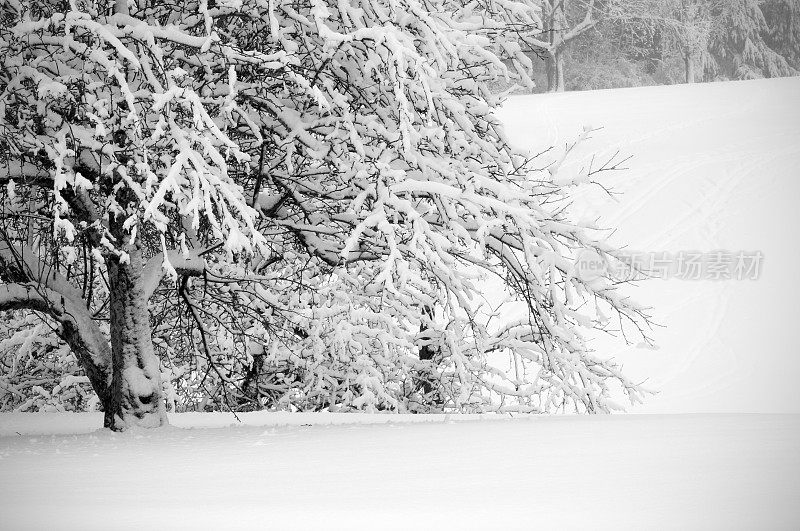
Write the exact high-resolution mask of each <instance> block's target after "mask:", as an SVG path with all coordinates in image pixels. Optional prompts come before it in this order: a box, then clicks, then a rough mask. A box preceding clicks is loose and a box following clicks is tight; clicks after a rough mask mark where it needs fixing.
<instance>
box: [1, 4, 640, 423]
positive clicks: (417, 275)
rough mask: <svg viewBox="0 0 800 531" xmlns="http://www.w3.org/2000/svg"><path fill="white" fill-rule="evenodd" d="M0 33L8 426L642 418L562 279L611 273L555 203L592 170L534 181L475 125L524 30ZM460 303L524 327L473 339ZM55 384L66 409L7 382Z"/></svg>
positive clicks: (205, 16) (393, 7) (208, 11)
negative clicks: (194, 414) (496, 283)
mask: <svg viewBox="0 0 800 531" xmlns="http://www.w3.org/2000/svg"><path fill="white" fill-rule="evenodd" d="M0 20H2V24H0V64H2V69H0V132H2V134H1V135H0V184H2V192H1V194H2V204H3V210H2V212H0V266H2V267H0V280H2V284H0V309H2V310H6V313H5V315H4V317H3V320H2V321H0V323H2V327H0V340H2V343H0V352H2V353H3V358H2V359H4V360H5V361H4V364H5V365H6V366H8V367H9V368H10V369H11V368H13V370H9V371H8V374H10V375H12V376H13V378H12V377H7V378H6V379H5V381H4V382H0V383H2V384H3V385H2V389H0V393H4V394H3V398H0V400H2V401H3V402H2V404H6V406H4V407H17V408H18V407H22V406H24V407H38V406H37V404H38V405H41V403H42V397H43V396H44V397H45V398H46V397H47V396H51V394H52V393H53V392H54V389H56V388H57V389H56V390H57V391H58V392H61V393H63V392H64V390H65V389H67V388H70V387H75V386H77V387H78V388H81V389H83V391H81V392H80V393H72V394H71V395H70V396H71V397H72V399H75V397H76V396H82V397H85V395H86V393H85V391H86V386H87V385H89V384H90V385H91V386H92V388H93V390H94V392H95V394H96V397H97V400H94V401H91V400H84V399H81V400H80V402H81V404H83V405H81V406H80V407H89V406H86V404H90V405H91V404H99V406H100V407H102V408H103V409H104V410H105V411H106V426H108V427H112V428H114V429H124V428H125V427H128V426H131V425H143V426H155V425H161V424H163V423H164V422H165V418H166V417H165V413H164V411H165V407H167V406H168V407H170V408H175V409H202V408H208V407H229V408H232V409H243V408H264V407H268V408H283V409H321V408H330V409H363V410H368V411H374V410H378V409H384V410H393V411H523V412H547V411H556V410H574V411H579V412H601V411H610V410H613V409H618V408H619V407H620V406H618V405H617V403H616V402H615V401H614V399H613V397H612V394H613V393H612V390H613V389H614V388H615V386H617V387H619V388H621V389H622V391H623V392H624V393H626V394H627V395H628V397H629V398H630V399H631V400H632V401H638V400H640V398H641V395H642V393H643V391H642V389H641V388H640V387H639V386H638V385H636V384H634V383H633V382H631V381H629V380H628V379H627V378H626V377H625V376H624V375H623V374H622V373H621V372H620V371H619V368H618V366H617V365H616V364H615V363H614V362H613V361H611V360H607V359H604V358H603V357H601V356H599V355H597V354H596V353H593V352H592V351H591V350H590V349H589V347H588V346H587V344H586V342H585V341H584V337H583V334H582V333H581V330H582V329H583V330H588V329H591V328H599V329H606V330H609V331H614V330H616V331H617V332H619V331H622V332H623V333H625V330H626V329H627V330H628V332H631V331H633V332H640V333H644V331H645V330H646V327H647V315H646V313H645V311H644V308H643V307H641V306H639V305H637V304H635V303H633V302H631V301H630V300H629V299H628V298H627V296H626V295H625V294H623V293H622V292H621V291H620V287H621V285H622V284H623V283H622V282H621V281H620V280H619V279H615V278H613V277H612V276H611V273H610V271H612V270H616V268H609V273H607V274H606V275H605V276H601V277H599V278H583V277H582V276H581V275H580V274H579V271H577V270H576V266H575V264H576V260H577V257H578V256H579V255H580V253H581V252H584V251H586V250H590V251H591V252H593V253H596V254H597V255H598V256H599V257H601V258H602V259H603V260H607V261H611V260H617V259H618V258H620V255H619V253H618V252H617V251H616V250H615V249H614V248H613V247H611V246H610V245H608V243H607V242H606V239H605V236H606V234H607V233H606V232H603V231H601V230H599V228H598V227H595V226H594V225H591V224H585V223H576V222H573V221H572V219H571V217H570V214H569V200H570V194H571V190H572V186H571V185H570V184H566V185H565V184H563V183H564V182H585V181H591V180H593V179H594V178H595V177H596V174H597V173H598V172H600V171H603V170H604V169H608V168H609V167H613V164H610V165H606V166H604V167H600V168H585V169H584V170H583V171H582V172H581V174H580V175H576V176H574V179H566V180H564V178H563V177H561V178H559V179H556V178H555V177H554V175H557V174H558V166H557V165H553V164H543V163H542V162H541V160H540V159H539V158H537V157H531V156H530V155H528V154H527V153H524V152H521V151H518V150H515V149H513V148H512V147H511V146H510V145H509V144H508V141H507V140H506V137H505V135H504V133H503V130H502V127H501V124H500V123H499V121H498V119H497V118H496V117H495V115H494V109H496V107H497V106H498V105H499V104H500V102H501V97H500V96H499V95H496V94H494V93H492V91H491V90H490V88H489V84H490V83H492V82H494V81H495V80H496V79H498V78H506V79H509V80H515V81H516V82H519V83H522V84H525V85H528V86H530V83H531V81H530V78H529V72H530V67H531V62H530V59H529V58H528V57H527V56H526V55H525V54H524V53H523V49H522V47H521V46H520V44H519V42H518V38H519V35H521V34H531V35H533V34H535V33H536V32H537V31H540V30H541V24H540V21H539V18H538V10H537V7H536V5H535V4H534V3H528V2H524V1H523V2H520V1H506V0H489V1H486V2H483V3H475V2H469V3H467V2H463V3H462V2H459V1H450V0H447V1H418V0H351V1H348V2H328V1H323V0H300V1H296V0H291V1H289V0H224V1H223V0H217V1H213V0H212V1H206V0H202V1H200V2H174V3H173V2H162V1H151V0H131V1H125V0H118V1H117V2H115V3H114V2H105V1H75V0H73V1H70V2H52V1H43V0H39V1H37V0H34V1H31V2H17V1H10V2H4V3H3V4H2V6H0ZM509 65H510V66H509ZM559 183H561V184H559ZM480 275H490V276H493V277H495V278H497V279H499V280H500V281H501V282H502V285H503V286H505V288H506V289H507V290H508V292H509V294H510V300H512V301H516V302H517V303H518V304H519V303H521V304H523V305H524V307H525V308H526V312H525V314H526V315H525V317H524V318H522V319H519V320H517V321H513V322H509V321H505V322H502V323H501V324H499V325H498V324H495V321H496V319H495V320H494V321H493V320H492V319H491V318H490V317H487V311H486V308H485V305H484V307H481V304H480V295H481V294H480V288H479V286H478V284H477V283H476V278H477V277H479V276H480ZM489 313H491V312H489ZM612 316H617V317H618V318H617V319H612ZM56 337H57V338H58V339H59V340H60V341H55V338H56ZM62 345H67V346H68V347H69V348H68V350H67V349H64V348H63V346H62ZM65 356H73V361H72V362H71V361H69V360H65V359H64V357H65ZM498 356H499V357H500V358H502V357H503V356H505V357H507V358H508V359H513V360H514V361H515V362H516V363H517V369H518V370H516V371H513V372H509V371H508V370H504V369H503V368H502V364H498V362H497V359H498ZM25 357H27V359H28V362H25V360H24V359H23V358H25ZM54 357H55V359H58V360H61V361H59V362H58V363H55V364H53V363H50V365H49V366H50V367H51V369H49V371H50V372H48V374H50V375H52V374H53V371H54V370H55V369H54V368H53V367H56V368H59V367H60V369H59V370H61V369H64V368H65V367H72V368H73V369H71V372H72V373H73V374H71V375H68V378H69V380H68V381H67V380H65V378H67V377H58V378H56V380H57V382H55V383H52V382H51V384H50V386H49V387H48V388H45V387H46V386H45V387H43V385H41V382H39V383H32V384H31V383H29V382H28V380H26V378H28V379H31V377H30V376H27V377H26V376H23V374H24V373H25V370H24V367H26V366H27V367H30V366H33V367H43V366H46V365H47V364H46V363H45V364H44V365H42V360H47V359H51V360H52V359H53V358H54ZM34 358H35V359H37V360H39V361H37V362H34V363H30V360H32V359H34ZM26 363H27V365H26ZM76 365H77V366H80V369H81V370H80V371H78V372H76V371H75V370H74V368H75V366H76ZM76 374H77V377H76ZM26 382H28V383H26ZM81 386H83V387H81ZM37 389H38V391H37ZM81 393H82V394H81ZM45 402H47V400H45ZM61 404H62V406H63V404H64V402H61ZM55 407H61V406H58V405H56V406H55ZM92 407H93V406H92Z"/></svg>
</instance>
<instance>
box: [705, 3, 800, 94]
mask: <svg viewBox="0 0 800 531" xmlns="http://www.w3.org/2000/svg"><path fill="white" fill-rule="evenodd" d="M769 35H770V29H769V27H768V26H767V21H766V20H765V19H764V14H763V13H762V12H761V2H759V0H725V1H724V2H723V3H722V8H721V13H720V16H719V22H718V23H717V25H716V28H715V30H714V31H713V33H712V37H711V41H710V43H709V51H710V52H711V55H712V56H713V58H714V60H715V63H716V64H715V65H714V69H713V71H714V73H716V74H717V75H720V76H723V77H725V78H728V79H753V78H762V77H781V76H789V75H792V74H793V73H794V70H793V69H792V67H791V66H789V64H788V62H787V61H786V58H785V57H783V56H782V55H781V54H780V53H778V52H777V51H776V50H774V49H772V48H770V47H769V45H768V44H767V42H766V41H765V38H768V37H769Z"/></svg>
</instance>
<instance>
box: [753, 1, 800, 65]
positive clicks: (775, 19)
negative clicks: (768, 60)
mask: <svg viewBox="0 0 800 531" xmlns="http://www.w3.org/2000/svg"><path fill="white" fill-rule="evenodd" d="M761 11H762V13H763V14H764V20H765V22H766V23H767V28H769V29H768V31H767V34H766V35H765V36H764V41H765V42H766V43H767V45H768V46H769V47H770V48H771V49H772V50H775V51H776V52H777V53H779V54H781V55H782V56H783V57H784V58H785V59H786V60H787V61H788V62H789V65H790V66H792V67H793V68H794V69H795V70H800V1H798V0H767V1H766V2H764V3H763V4H762V5H761Z"/></svg>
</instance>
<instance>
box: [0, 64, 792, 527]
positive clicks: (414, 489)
mask: <svg viewBox="0 0 800 531" xmlns="http://www.w3.org/2000/svg"><path fill="white" fill-rule="evenodd" d="M798 104H800V78H794V79H784V80H766V81H753V82H740V83H725V84H709V85H695V86H675V87H656V88H642V89H626V90H616V91H600V92H591V93H588V92H587V93H571V94H563V95H538V96H526V97H515V98H512V99H511V100H510V101H509V102H508V104H507V106H506V108H505V110H504V111H503V116H504V117H505V120H506V122H507V124H508V127H509V132H510V134H511V136H512V138H513V139H514V142H515V143H517V144H520V145H525V146H527V147H532V148H536V147H540V146H546V145H548V144H551V143H559V144H560V143H564V142H568V141H569V140H571V139H573V138H574V137H575V136H577V134H578V132H579V131H580V130H581V129H582V127H583V126H584V125H591V126H594V127H600V126H603V127H604V129H603V130H602V131H600V132H597V133H595V134H594V137H593V139H592V140H590V141H588V142H587V143H585V144H584V145H582V146H581V147H580V149H579V151H578V152H577V153H576V158H575V164H578V163H579V162H580V161H581V160H586V157H588V156H589V154H590V153H591V152H598V153H599V157H600V158H602V157H603V155H606V156H607V155H610V154H611V153H613V152H615V151H616V150H617V149H621V150H622V151H623V153H625V154H631V155H634V157H635V158H634V159H632V160H631V161H630V162H629V163H628V166H629V167H630V168H631V169H630V171H628V172H625V173H621V174H614V175H611V176H610V178H609V180H608V181H607V182H608V183H609V184H611V185H612V186H614V188H616V190H618V191H620V192H624V193H625V194H626V195H624V196H623V197H621V198H620V199H619V200H618V201H613V200H610V199H608V198H607V197H606V196H604V195H603V194H602V193H598V191H597V190H595V189H593V188H591V187H585V188H584V189H583V190H582V191H581V192H582V197H581V200H580V203H581V208H583V209H585V212H586V215H590V216H592V217H594V216H595V215H602V216H603V219H604V220H605V224H606V225H608V226H614V227H619V230H618V232H617V234H615V235H614V238H615V239H616V241H618V242H627V243H629V244H630V246H631V247H632V248H634V249H638V250H641V251H670V252H677V251H681V250H698V251H712V250H717V249H728V250H732V251H739V250H745V251H759V250H760V251H762V252H763V253H764V256H765V261H764V268H763V271H762V274H761V277H760V278H759V279H758V280H753V281H718V282H711V281H681V280H675V279H673V280H663V281H662V280H653V281H650V282H647V283H645V284H644V285H643V286H642V287H641V288H640V289H639V290H637V291H636V292H635V295H636V297H637V298H638V299H640V300H642V301H643V302H647V303H648V304H651V305H653V306H654V307H655V308H656V312H655V317H656V319H657V321H658V322H660V323H661V324H663V325H666V328H664V329H658V330H656V332H655V334H654V335H655V338H656V340H657V341H658V343H659V345H660V347H661V348H660V350H656V351H650V350H640V349H636V348H622V347H620V346H619V343H614V342H607V341H605V340H603V341H600V340H598V341H597V348H598V349H601V350H604V351H606V352H609V353H614V354H615V355H616V356H617V357H619V358H620V359H622V360H623V361H624V362H625V363H626V368H627V370H628V371H629V372H630V373H631V374H633V375H638V376H641V377H643V378H644V377H645V376H649V377H650V385H651V387H655V388H657V389H658V390H660V391H661V392H660V394H659V395H658V396H657V397H655V398H654V399H652V401H651V402H650V404H648V405H646V406H644V407H643V408H639V409H634V410H633V411H634V412H636V411H638V412H647V411H650V412H667V413H679V412H690V411H714V412H716V413H713V414H699V415H628V416H604V417H591V418H590V417H569V416H568V417H535V418H532V417H527V418H526V417H518V418H509V417H480V416H477V417H431V416H388V415H347V414H315V415H286V414H268V413H257V414H249V415H244V416H242V421H243V422H242V423H241V424H239V423H237V422H236V420H235V419H233V417H232V416H230V415H224V414H182V415H173V416H172V418H171V421H172V424H173V427H172V428H168V429H162V430H151V431H132V432H128V433H124V434H116V433H110V432H106V431H103V430H97V428H98V427H99V426H100V425H101V424H102V419H101V417H100V415H98V414H80V415H78V414H0V529H10V530H17V529H20V530H21V529H140V528H149V529H242V528H244V529H318V528H321V527H324V528H346V529H372V528H375V529H386V528H396V529H407V528H419V529H438V528H448V529H532V528H537V527H539V528H545V529H564V528H580V529H587V528H589V529H609V528H615V529H620V528H621V529H798V528H800V451H799V449H800V415H742V414H737V415H734V414H725V413H722V412H726V411H729V412H730V411H739V412H792V413H797V412H800V386H797V385H796V383H795V382H796V380H797V375H798V374H800V356H798V355H797V354H798V348H797V337H796V333H795V329H796V323H797V322H798V318H800V308H799V307H798V305H797V301H798V300H800V283H799V282H798V281H797V275H796V273H795V271H796V268H797V266H798V264H800V240H798V238H797V236H796V234H795V233H794V232H795V231H796V230H797V227H800V210H799V209H797V208H796V206H795V203H796V202H797V201H798V199H800V182H799V179H800V174H799V173H798V172H800V105H798ZM563 174H565V175H566V174H568V169H565V170H564V172H563ZM606 349H608V350H606ZM232 424H233V425H232Z"/></svg>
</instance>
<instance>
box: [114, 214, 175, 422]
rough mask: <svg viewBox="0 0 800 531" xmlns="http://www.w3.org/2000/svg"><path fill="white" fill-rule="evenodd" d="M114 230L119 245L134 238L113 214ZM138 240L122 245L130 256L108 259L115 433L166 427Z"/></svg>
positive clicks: (116, 255)
mask: <svg viewBox="0 0 800 531" xmlns="http://www.w3.org/2000/svg"><path fill="white" fill-rule="evenodd" d="M110 229H111V233H112V235H113V236H114V237H115V239H116V240H117V241H118V242H122V241H125V240H126V239H129V238H130V236H129V235H128V234H126V232H127V231H125V230H124V228H123V221H122V220H120V219H118V218H117V217H113V216H112V220H111V222H110ZM138 241H139V240H138V239H137V242H135V243H134V244H132V245H127V246H124V249H125V252H126V253H127V254H126V255H120V254H117V253H109V255H108V257H107V258H106V264H107V267H108V283H109V298H110V300H109V312H110V317H111V323H110V324H111V358H112V364H113V378H112V382H113V383H112V389H111V391H112V392H111V408H110V411H106V418H105V425H106V427H108V428H111V429H113V430H122V429H126V428H128V427H131V426H141V427H148V428H152V427H156V426H162V425H165V424H167V416H166V408H165V406H164V400H163V396H162V395H163V393H162V390H161V374H160V370H159V361H158V357H157V356H156V355H155V352H154V350H153V339H152V335H151V329H150V312H149V311H148V308H147V296H146V294H145V285H144V263H143V258H142V250H141V248H140V245H139V243H138Z"/></svg>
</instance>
